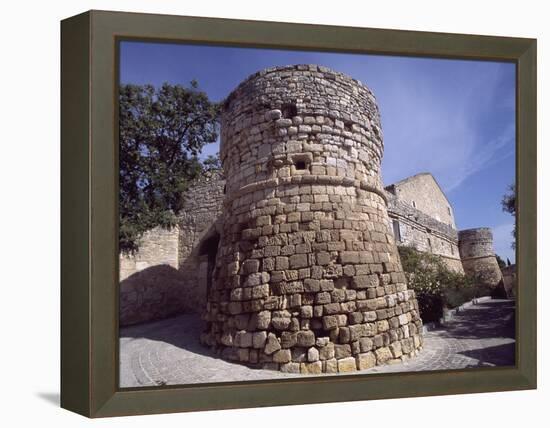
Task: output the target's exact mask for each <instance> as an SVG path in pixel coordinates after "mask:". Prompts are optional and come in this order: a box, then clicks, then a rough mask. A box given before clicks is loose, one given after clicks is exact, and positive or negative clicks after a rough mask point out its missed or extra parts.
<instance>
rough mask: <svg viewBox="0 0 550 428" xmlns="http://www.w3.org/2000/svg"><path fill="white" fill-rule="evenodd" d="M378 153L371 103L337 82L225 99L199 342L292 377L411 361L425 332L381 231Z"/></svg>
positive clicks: (284, 72) (283, 80) (247, 88)
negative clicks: (215, 221) (221, 192)
mask: <svg viewBox="0 0 550 428" xmlns="http://www.w3.org/2000/svg"><path fill="white" fill-rule="evenodd" d="M382 153H383V143H382V131H381V128H380V121H379V113H378V107H377V105H376V101H375V98H374V96H373V94H372V93H371V91H370V90H369V89H368V88H367V87H366V86H364V85H362V84H361V83H360V82H358V81H356V80H354V79H351V78H349V77H347V76H345V75H343V74H341V73H337V72H334V71H331V70H329V69H327V68H324V67H319V66H316V65H309V66H308V65H298V66H288V67H276V68H271V69H267V70H263V71H261V72H258V73H256V74H254V75H252V76H251V77H249V78H248V79H247V80H245V81H244V82H243V83H241V85H240V86H239V87H238V88H237V89H236V90H235V91H233V92H232V93H231V94H230V95H229V97H228V98H227V99H226V101H225V106H224V111H223V115H222V144H221V160H222V164H223V168H224V172H225V174H226V177H227V183H226V188H227V191H226V195H225V200H224V209H223V213H222V227H220V231H221V236H220V243H219V247H218V251H217V257H216V265H215V268H214V271H213V273H212V277H213V280H212V285H211V289H210V291H209V294H208V303H207V309H206V313H205V319H206V320H207V329H206V331H205V333H204V334H203V335H202V336H201V340H202V342H203V343H205V344H207V345H209V346H212V347H213V348H215V349H216V350H217V351H219V353H220V355H221V356H222V357H223V358H226V359H229V360H234V361H239V362H243V363H248V364H255V365H259V366H261V367H264V368H271V369H279V370H282V371H287V372H300V373H322V372H327V373H335V372H347V371H355V370H360V369H366V368H369V367H372V366H374V365H376V364H384V363H388V362H392V361H401V360H403V359H405V358H408V357H410V356H413V355H415V354H416V352H417V350H418V349H419V348H420V347H421V344H422V336H421V326H422V323H421V320H420V316H419V313H418V304H417V301H416V298H415V296H414V292H413V291H412V290H408V289H407V284H406V280H405V275H404V274H403V271H402V267H401V263H400V260H399V256H398V253H397V247H396V245H395V242H394V238H393V235H392V232H391V230H390V229H389V228H388V213H387V206H386V194H385V192H384V190H383V187H382V183H381V178H380V162H381V158H382Z"/></svg>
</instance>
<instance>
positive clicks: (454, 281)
mask: <svg viewBox="0 0 550 428" xmlns="http://www.w3.org/2000/svg"><path fill="white" fill-rule="evenodd" d="M399 256H400V258H401V263H402V265H403V270H404V271H405V275H406V277H407V281H408V283H409V288H411V289H413V290H414V291H415V293H416V298H417V300H418V305H419V308H420V316H421V318H422V320H423V321H424V322H431V321H439V319H440V318H441V317H442V316H443V311H444V309H445V308H454V307H456V306H460V305H461V304H463V303H465V302H467V301H469V300H471V299H473V298H475V297H480V296H482V295H489V294H491V290H490V289H489V288H487V287H483V286H479V285H476V280H475V278H471V277H469V276H466V275H463V274H460V273H458V272H454V271H451V270H450V269H449V268H448V267H447V266H446V265H445V263H444V262H443V260H442V259H441V257H439V256H436V255H433V254H429V253H424V252H420V251H418V250H416V249H415V248H412V247H405V246H401V247H399Z"/></svg>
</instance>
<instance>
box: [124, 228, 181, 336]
mask: <svg viewBox="0 0 550 428" xmlns="http://www.w3.org/2000/svg"><path fill="white" fill-rule="evenodd" d="M178 245H179V229H178V228H177V227H174V228H173V229H170V230H166V229H161V228H155V229H152V230H149V231H147V232H146V233H145V234H144V236H143V237H142V239H141V242H140V248H139V251H138V252H137V253H136V254H134V255H121V256H120V259H119V269H120V289H119V322H120V324H121V325H128V324H136V323H139V322H143V321H149V320H152V319H161V318H166V317H168V316H170V315H174V314H176V313H179V312H181V310H182V298H181V295H180V294H181V293H180V290H181V287H182V285H183V284H182V282H181V277H180V275H179V273H178Z"/></svg>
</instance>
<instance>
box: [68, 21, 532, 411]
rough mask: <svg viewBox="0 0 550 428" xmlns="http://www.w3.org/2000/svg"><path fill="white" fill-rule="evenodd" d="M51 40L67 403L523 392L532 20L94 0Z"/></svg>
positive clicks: (143, 407)
mask: <svg viewBox="0 0 550 428" xmlns="http://www.w3.org/2000/svg"><path fill="white" fill-rule="evenodd" d="M61 54H62V59H61V73H62V75H61V89H62V90H61V101H62V111H61V115H62V123H61V131H62V132H61V139H62V141H61V143H62V145H61V147H62V151H61V168H62V171H61V172H62V183H61V191H62V206H61V208H62V209H61V212H62V218H61V229H62V236H61V242H62V254H61V255H62V257H61V259H62V283H61V306H62V310H61V406H62V407H63V408H66V409H68V410H71V411H74V412H77V413H80V414H82V415H85V416H89V417H105V416H119V415H137V414H151V413H165V412H180V411H196V410H208V409H229V408H238V407H257V406H276V405H289V404H306V403H322V402H336V401H353V400H368V399H381V398H399V397H413V396H430V395H443V394H463V393H475V392H492V391H506V390H522V389H534V388H536V373H537V370H536V368H537V361H536V280H537V278H536V256H537V254H536V40H533V39H522V38H511V37H492V36H480V35H463V34H444V33H428V32H411V31H401V30H383V29H368V28H352V27H335V26H317V25H302V24H288V23H275V22H256V21H244V20H243V21H241V20H229V19H211V18H198V17H184V16H165V15H151V14H137V13H120V12H106V11H90V12H86V13H83V14H81V15H78V16H74V17H71V18H68V19H66V20H64V21H62V23H61ZM217 152H219V154H218V153H217ZM208 155H210V156H208ZM510 213H511V214H512V217H510ZM502 216H504V217H502ZM499 222H500V223H499ZM505 259H508V260H505Z"/></svg>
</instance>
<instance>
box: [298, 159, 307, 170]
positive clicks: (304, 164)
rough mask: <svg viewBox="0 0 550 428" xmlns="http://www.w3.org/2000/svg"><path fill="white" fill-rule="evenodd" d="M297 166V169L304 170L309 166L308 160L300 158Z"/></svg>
mask: <svg viewBox="0 0 550 428" xmlns="http://www.w3.org/2000/svg"><path fill="white" fill-rule="evenodd" d="M295 167H296V169H297V170H303V169H306V168H307V165H306V161H303V160H299V161H296V164H295Z"/></svg>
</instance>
